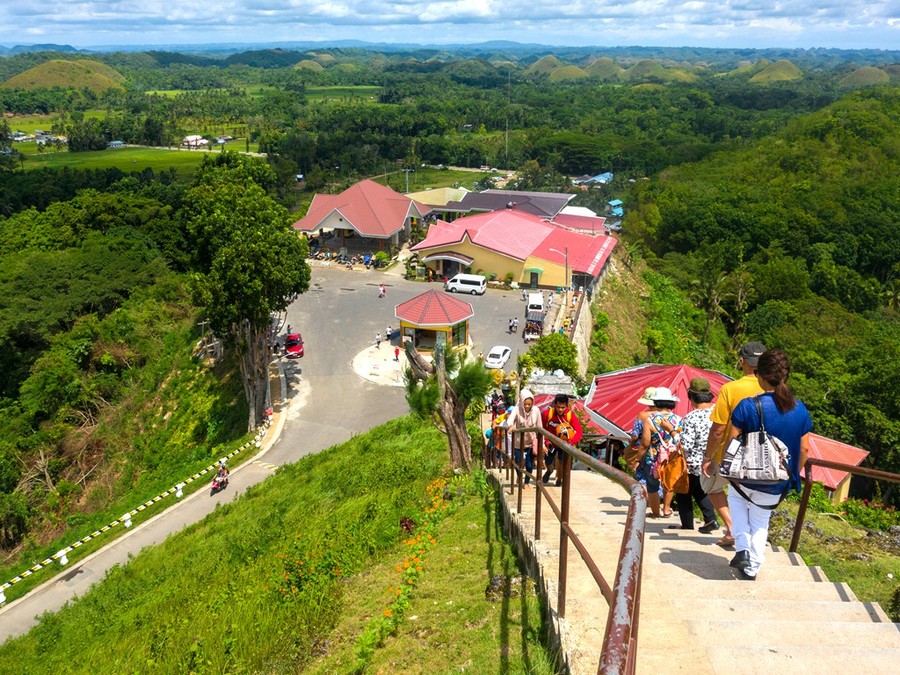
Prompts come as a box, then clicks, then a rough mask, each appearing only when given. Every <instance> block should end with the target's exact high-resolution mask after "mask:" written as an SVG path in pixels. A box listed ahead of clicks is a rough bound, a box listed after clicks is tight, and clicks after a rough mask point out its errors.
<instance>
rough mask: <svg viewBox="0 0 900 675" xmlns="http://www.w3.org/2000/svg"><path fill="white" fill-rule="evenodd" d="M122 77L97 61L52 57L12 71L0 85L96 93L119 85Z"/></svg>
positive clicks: (7, 87)
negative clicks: (17, 70)
mask: <svg viewBox="0 0 900 675" xmlns="http://www.w3.org/2000/svg"><path fill="white" fill-rule="evenodd" d="M124 81H125V78H124V77H123V76H122V75H121V74H120V73H118V72H117V71H116V70H114V69H113V68H110V67H109V66H107V65H106V64H104V63H100V62H99V61H92V60H90V59H78V60H75V61H63V60H59V59H53V60H50V61H47V62H45V63H42V64H40V65H38V66H35V67H34V68H30V69H29V70H26V71H25V72H24V73H19V74H18V75H14V76H13V77H11V78H9V79H8V80H7V81H6V82H4V83H3V84H2V85H0V86H2V87H3V88H4V89H16V88H22V89H38V88H45V87H46V88H50V87H75V88H78V89H90V90H91V91H94V92H98V93H99V92H102V91H105V90H107V89H112V88H116V87H118V88H121V86H122V83H123V82H124Z"/></svg>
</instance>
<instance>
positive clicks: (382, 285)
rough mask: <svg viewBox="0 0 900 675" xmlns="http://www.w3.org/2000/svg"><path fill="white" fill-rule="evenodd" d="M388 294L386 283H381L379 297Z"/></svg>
mask: <svg viewBox="0 0 900 675" xmlns="http://www.w3.org/2000/svg"><path fill="white" fill-rule="evenodd" d="M386 295H387V288H386V287H385V285H384V284H380V285H379V286H378V297H379V298H383V297H384V296H386Z"/></svg>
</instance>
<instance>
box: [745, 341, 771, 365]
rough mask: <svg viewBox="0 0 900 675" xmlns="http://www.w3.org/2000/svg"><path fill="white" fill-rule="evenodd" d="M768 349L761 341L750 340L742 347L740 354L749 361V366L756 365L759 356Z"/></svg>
mask: <svg viewBox="0 0 900 675" xmlns="http://www.w3.org/2000/svg"><path fill="white" fill-rule="evenodd" d="M764 351H766V346H765V345H764V344H763V343H761V342H748V343H746V344H745V345H744V346H743V347H741V351H740V352H739V353H740V356H741V358H742V359H744V361H746V362H747V365H748V366H755V365H756V364H757V363H758V362H759V357H760V356H762V354H763V352H764Z"/></svg>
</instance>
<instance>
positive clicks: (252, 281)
mask: <svg viewBox="0 0 900 675" xmlns="http://www.w3.org/2000/svg"><path fill="white" fill-rule="evenodd" d="M7 177H9V178H11V180H9V181H4V182H6V187H7V188H10V186H12V188H10V189H15V187H17V186H18V187H20V188H21V187H22V186H25V187H27V186H29V183H28V182H27V181H26V182H22V181H19V180H18V178H20V177H21V174H20V173H14V174H8V176H7ZM58 177H59V178H65V177H66V176H58ZM68 177H69V178H72V180H73V182H76V183H77V181H78V178H77V174H75V175H69V176H68ZM108 177H109V176H107V175H100V176H95V178H97V179H98V180H101V179H102V180H106V179H107V178H108ZM275 180H276V177H275V174H274V173H273V172H272V171H271V169H270V168H269V167H268V165H267V164H266V162H265V160H263V159H259V158H248V157H245V156H241V155H237V154H236V153H225V154H217V155H214V156H213V155H209V156H207V157H206V158H205V160H204V162H203V163H202V164H201V166H200V168H199V169H198V171H197V172H196V176H195V178H194V181H193V183H192V184H191V185H190V186H178V185H173V184H172V183H171V182H169V181H168V180H159V179H158V178H152V177H148V176H142V177H140V179H139V178H138V177H133V176H132V177H128V176H124V174H121V172H120V179H119V180H118V181H117V182H115V183H113V184H110V185H108V186H106V188H105V189H104V190H102V191H101V190H98V189H94V188H86V189H81V190H79V191H78V192H77V194H76V195H75V196H74V197H72V198H71V199H65V200H62V201H56V202H53V203H51V204H49V205H48V206H47V207H46V208H44V209H43V210H39V209H37V208H29V209H24V210H21V211H19V212H18V213H15V214H13V215H12V216H10V217H9V218H5V219H0V270H2V271H0V346H2V348H0V355H2V356H0V359H2V361H0V409H2V415H0V439H2V440H0V550H3V551H4V552H5V554H6V556H15V555H16V554H19V553H22V552H23V551H25V552H27V551H29V550H34V549H38V550H42V547H43V546H44V545H46V544H47V543H48V542H49V541H51V540H52V538H53V537H55V536H59V535H60V534H62V533H63V532H64V531H65V530H66V528H74V529H75V530H80V529H87V530H88V531H90V528H91V527H97V525H98V518H99V519H101V520H100V524H102V523H103V520H102V519H104V518H107V519H108V518H109V517H110V513H109V512H110V511H113V512H118V511H117V510H116V509H121V508H122V506H121V504H120V502H121V501H125V502H126V503H131V502H133V501H134V500H135V499H137V498H143V499H146V496H144V495H146V493H148V492H149V493H151V496H153V495H155V494H158V493H159V491H160V489H161V488H163V487H165V486H167V485H171V481H172V480H177V479H178V478H180V477H182V476H183V475H185V473H190V472H192V471H195V470H196V469H197V468H199V467H202V466H205V465H206V464H208V463H209V461H210V458H213V457H219V456H222V455H223V454H225V453H226V451H227V450H229V449H233V448H234V447H236V445H237V444H238V443H239V442H240V441H241V439H242V438H243V437H244V434H245V431H246V429H247V426H248V412H250V413H251V414H250V415H249V419H250V421H251V425H252V426H254V427H255V422H254V420H259V413H258V406H256V405H255V406H254V407H253V408H250V409H249V410H248V405H247V401H252V400H253V397H252V396H251V395H250V394H249V393H248V392H247V391H246V390H245V391H244V392H243V395H242V392H241V390H242V385H243V387H244V388H245V389H246V386H247V383H248V381H249V380H252V377H251V376H245V377H241V376H239V375H238V373H239V371H240V370H241V369H242V365H241V364H242V361H243V358H244V356H245V352H246V350H244V349H241V347H240V345H239V344H238V345H234V347H235V348H234V349H230V350H228V352H227V353H226V358H225V359H224V360H222V361H219V362H213V363H211V362H208V361H207V360H206V359H205V358H200V357H201V356H202V355H203V354H205V352H199V351H197V347H196V344H197V343H198V338H200V340H201V342H202V340H204V339H205V338H206V334H205V333H204V332H203V331H201V330H199V329H198V325H197V322H198V320H199V319H200V318H203V317H205V319H206V323H207V324H208V325H209V326H210V327H211V328H212V329H214V330H215V334H216V335H217V336H218V337H220V338H221V339H222V340H231V341H233V340H234V336H232V331H233V327H234V326H239V327H241V328H240V330H245V329H246V327H247V326H251V327H255V326H261V327H262V328H261V329H260V330H263V331H265V330H267V329H268V327H269V316H270V314H271V313H272V312H275V311H278V310H280V309H283V308H284V304H285V303H286V302H287V299H288V298H291V297H294V296H295V295H296V293H298V292H302V291H303V290H304V289H305V284H306V283H308V280H309V269H308V267H307V266H306V264H305V262H304V258H305V254H306V249H305V246H304V244H303V243H302V242H301V241H300V240H298V239H297V237H296V236H295V235H294V234H293V232H292V231H291V230H290V229H289V225H288V224H289V218H288V217H287V212H286V210H285V209H284V208H283V207H282V206H280V205H278V204H277V203H276V202H275V201H274V200H273V199H272V198H271V197H269V196H268V195H267V193H266V190H271V189H272V188H273V187H274V184H275ZM88 183H90V180H88ZM186 189H187V191H186ZM185 195H187V196H188V197H189V199H188V200H185V199H184V197H185ZM204 200H206V201H207V202H211V200H213V201H215V203H217V204H219V205H221V204H223V203H225V202H228V203H230V204H231V208H230V210H229V213H230V214H231V217H230V219H229V222H228V223H227V224H222V223H219V222H217V221H216V216H215V214H212V213H210V212H209V210H207V209H205V207H204V203H205V202H204ZM240 213H247V214H249V215H248V219H247V221H244V220H242V219H241V218H240V216H239V214H240ZM257 221H258V222H257ZM235 250H241V251H243V252H244V255H243V258H244V259H245V260H250V259H251V256H250V253H251V252H252V251H254V250H255V251H257V254H256V255H255V256H253V258H252V265H251V267H252V268H253V269H251V270H244V271H243V272H242V274H243V276H242V283H241V285H240V286H238V285H236V284H233V283H225V282H224V281H223V278H222V277H227V276H228V274H229V273H230V272H229V271H230V270H234V269H238V268H239V267H240V265H237V264H232V263H229V262H227V261H225V262H223V261H222V260H221V259H220V257H221V256H227V255H229V252H230V251H235ZM248 264H250V263H248ZM272 270H275V271H277V276H276V273H275V272H272ZM264 275H270V276H268V277H265V276H264ZM256 284H260V285H262V286H264V287H265V288H266V289H268V290H267V291H266V292H263V291H262V290H259V291H257V292H254V293H249V294H248V293H243V291H244V290H245V289H250V288H254V286H255V285H256ZM232 289H240V290H241V293H240V297H235V295H234V294H231V293H230V290H232ZM242 298H245V299H244V300H242ZM246 298H250V299H251V300H252V301H253V303H251V304H252V305H253V306H252V307H251V306H248V305H247V304H246ZM254 311H255V312H257V314H256V315H254V314H253V313H252V312H254ZM260 317H261V318H260ZM254 330H256V328H254ZM256 342H257V341H256V339H253V340H252V341H251V343H252V344H255V343H256ZM232 344H233V343H232ZM251 351H252V350H251ZM254 353H255V352H254ZM260 358H261V359H262V360H263V362H265V363H267V362H268V354H267V352H266V353H263V354H262V355H261V356H260ZM254 415H255V416H254ZM107 522H108V521H107ZM6 556H5V557H6ZM10 559H14V558H10Z"/></svg>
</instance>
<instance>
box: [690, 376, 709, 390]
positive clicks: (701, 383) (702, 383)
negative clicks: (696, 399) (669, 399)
mask: <svg viewBox="0 0 900 675" xmlns="http://www.w3.org/2000/svg"><path fill="white" fill-rule="evenodd" d="M688 393H689V394H709V393H711V392H710V390H709V380H707V379H706V378H705V377H695V378H694V379H692V380H691V384H690V386H689V387H688Z"/></svg>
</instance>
